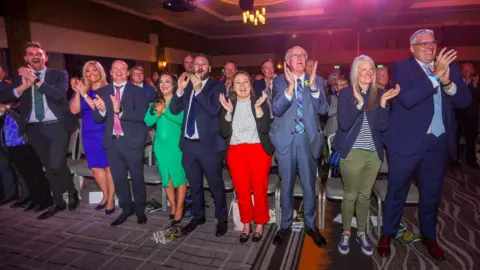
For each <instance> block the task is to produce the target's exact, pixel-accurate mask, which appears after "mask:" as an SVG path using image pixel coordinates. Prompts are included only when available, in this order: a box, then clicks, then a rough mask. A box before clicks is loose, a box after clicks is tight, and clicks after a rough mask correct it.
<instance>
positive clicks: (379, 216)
mask: <svg viewBox="0 0 480 270" xmlns="http://www.w3.org/2000/svg"><path fill="white" fill-rule="evenodd" d="M377 208H378V214H377V238H378V239H380V232H381V230H382V200H381V199H380V198H379V197H377Z"/></svg>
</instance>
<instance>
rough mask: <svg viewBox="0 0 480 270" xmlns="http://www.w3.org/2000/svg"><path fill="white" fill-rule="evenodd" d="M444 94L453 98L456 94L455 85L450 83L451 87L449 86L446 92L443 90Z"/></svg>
mask: <svg viewBox="0 0 480 270" xmlns="http://www.w3.org/2000/svg"><path fill="white" fill-rule="evenodd" d="M445 93H447V95H450V96H453V95H455V94H456V93H457V85H456V84H455V83H454V82H452V85H451V86H450V88H449V89H448V90H447V89H445Z"/></svg>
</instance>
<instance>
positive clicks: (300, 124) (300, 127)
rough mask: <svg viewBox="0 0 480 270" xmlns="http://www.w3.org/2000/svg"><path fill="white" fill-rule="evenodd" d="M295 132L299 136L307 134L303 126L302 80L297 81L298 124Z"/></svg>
mask: <svg viewBox="0 0 480 270" xmlns="http://www.w3.org/2000/svg"><path fill="white" fill-rule="evenodd" d="M295 131H296V132H297V133H298V134H303V133H304V132H305V125H304V124H303V84H302V80H300V79H297V124H296V125H295Z"/></svg>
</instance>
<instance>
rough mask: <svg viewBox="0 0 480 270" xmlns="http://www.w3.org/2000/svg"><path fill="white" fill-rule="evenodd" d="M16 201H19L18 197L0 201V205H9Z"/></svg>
mask: <svg viewBox="0 0 480 270" xmlns="http://www.w3.org/2000/svg"><path fill="white" fill-rule="evenodd" d="M16 199H18V196H17V195H14V196H11V197H7V198H4V199H3V200H1V201H0V205H5V204H9V203H11V202H13V201H15V200H16Z"/></svg>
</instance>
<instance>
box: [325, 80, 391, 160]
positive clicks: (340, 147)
mask: <svg viewBox="0 0 480 270" xmlns="http://www.w3.org/2000/svg"><path fill="white" fill-rule="evenodd" d="M383 93H384V91H383V90H381V89H378V97H377V98H378V104H377V105H376V106H375V107H374V108H371V109H369V110H367V120H368V124H369V125H370V131H371V133H372V139H373V143H374V144H375V149H376V150H377V155H378V158H379V159H380V160H383V153H384V151H383V141H382V133H383V132H384V131H385V130H386V129H387V127H388V114H389V110H390V108H389V107H388V106H387V107H386V108H382V106H380V97H381V96H382V95H383ZM370 94H371V93H370V91H368V92H367V94H363V93H362V96H363V99H364V104H365V105H364V107H365V106H367V104H368V102H369V99H370ZM355 104H356V101H355V98H354V96H353V88H352V86H348V87H346V88H344V89H342V91H340V94H339V96H338V109H337V114H338V129H337V132H336V133H335V139H334V142H333V145H334V147H333V148H334V149H335V150H336V151H338V152H339V153H340V157H341V158H346V157H347V156H348V154H349V153H350V150H351V149H352V147H353V144H354V143H355V141H356V140H357V137H358V134H359V133H360V130H361V128H362V123H363V119H364V117H365V114H364V110H359V109H357V107H356V106H355ZM349 132H350V134H349ZM347 135H348V136H347Z"/></svg>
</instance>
